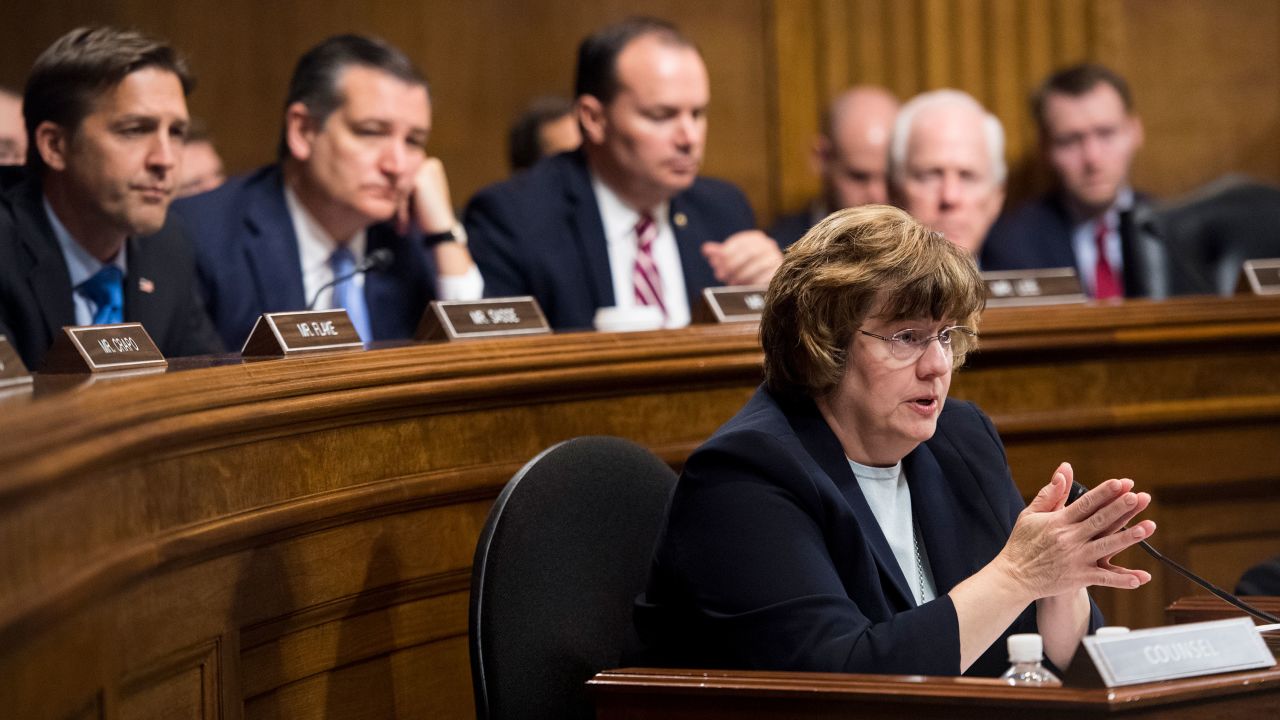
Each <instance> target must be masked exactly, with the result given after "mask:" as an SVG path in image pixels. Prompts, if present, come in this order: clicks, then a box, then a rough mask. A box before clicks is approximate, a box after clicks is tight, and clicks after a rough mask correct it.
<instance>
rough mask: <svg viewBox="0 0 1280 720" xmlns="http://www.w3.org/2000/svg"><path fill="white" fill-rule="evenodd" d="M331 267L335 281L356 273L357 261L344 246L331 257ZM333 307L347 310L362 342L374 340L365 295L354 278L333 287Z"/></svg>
mask: <svg viewBox="0 0 1280 720" xmlns="http://www.w3.org/2000/svg"><path fill="white" fill-rule="evenodd" d="M329 265H330V267H332V268H333V277H334V279H337V278H341V277H344V276H346V275H350V274H351V273H353V272H354V271H355V269H356V259H355V256H353V255H352V254H351V250H350V249H348V248H347V247H345V246H344V247H340V248H338V249H337V250H334V251H333V255H330V256H329ZM333 306H334V307H335V308H339V307H341V308H346V309H347V315H349V316H350V317H351V324H352V325H354V326H355V328H356V332H357V333H360V339H361V340H363V341H365V342H369V341H371V340H373V334H372V332H371V331H370V329H369V308H368V306H366V305H365V303H364V293H362V292H360V288H359V287H358V286H357V285H356V279H355V278H354V277H349V278H347V279H346V280H342V281H340V282H338V283H337V284H336V285H334V286H333Z"/></svg>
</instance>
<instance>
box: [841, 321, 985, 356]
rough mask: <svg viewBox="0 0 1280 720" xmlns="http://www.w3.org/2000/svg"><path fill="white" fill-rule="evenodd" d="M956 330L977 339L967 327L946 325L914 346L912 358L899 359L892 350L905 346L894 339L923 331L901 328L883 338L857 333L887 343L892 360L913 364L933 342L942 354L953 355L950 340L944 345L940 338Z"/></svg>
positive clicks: (904, 342) (864, 332)
mask: <svg viewBox="0 0 1280 720" xmlns="http://www.w3.org/2000/svg"><path fill="white" fill-rule="evenodd" d="M956 330H959V331H960V332H962V333H964V334H965V335H968V336H969V337H971V338H973V339H974V340H977V339H978V331H977V330H974V329H973V328H971V327H969V326H967V325H948V326H947V327H944V328H942V329H941V330H939V331H938V334H937V335H930V336H928V337H926V338H924V339H922V340H920V341H919V343H918V345H916V346H915V347H918V348H919V350H918V352H917V353H916V355H915V356H914V357H909V358H900V357H898V356H897V355H896V354H895V353H894V351H893V349H894V348H895V347H897V346H898V345H902V344H906V341H904V340H895V339H894V338H896V337H897V336H899V335H901V334H902V333H904V332H925V331H923V330H921V329H919V328H903V329H901V330H899V331H898V332H896V333H894V334H892V335H890V336H889V337H885V336H883V335H877V334H876V333H873V332H869V331H867V330H863V329H862V328H858V332H860V333H862V334H863V335H867V336H869V337H873V338H875V339H877V340H883V341H885V342H887V343H889V354H890V355H892V356H893V359H894V360H898V361H901V362H914V361H916V360H919V359H920V358H921V356H923V355H924V353H925V350H927V349H928V347H929V343H931V342H933V341H934V340H937V341H938V346H939V347H941V348H942V350H943V352H945V353H947V354H948V355H954V352H955V351H954V350H952V348H951V340H950V339H948V340H947V342H945V343H944V342H943V341H942V338H943V336H949V335H950V334H951V333H952V332H955V331H956Z"/></svg>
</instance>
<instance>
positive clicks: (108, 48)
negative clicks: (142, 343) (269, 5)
mask: <svg viewBox="0 0 1280 720" xmlns="http://www.w3.org/2000/svg"><path fill="white" fill-rule="evenodd" d="M190 86H191V81H190V77H189V76H188V74H187V68H186V64H185V62H184V61H183V60H182V59H181V58H180V57H179V56H178V55H177V53H175V52H174V51H173V49H172V48H170V47H169V46H167V45H164V44H161V43H159V42H157V41H155V40H152V39H150V38H147V37H145V36H143V35H141V34H138V33H136V32H126V31H120V30H115V29H112V28H80V29H77V30H73V31H71V32H70V33H67V34H66V35H64V36H63V37H61V38H60V39H58V40H57V41H56V42H54V44H53V45H51V46H50V47H49V49H47V50H45V51H44V53H42V54H41V55H40V57H39V58H37V59H36V62H35V65H34V66H33V67H32V70H31V75H30V77H29V78H28V80H27V88H26V93H25V96H24V98H23V113H24V115H25V117H26V127H27V128H28V131H27V138H28V151H27V167H28V169H29V171H30V172H29V174H28V176H27V177H26V178H25V179H24V180H23V181H22V182H20V183H18V184H17V185H15V186H14V187H12V188H10V189H9V190H7V191H6V192H5V194H4V198H3V204H4V206H5V207H4V208H0V325H3V326H5V327H7V328H8V330H9V331H10V332H11V338H10V339H11V340H12V341H13V342H14V345H15V346H16V348H17V350H18V353H19V354H20V355H21V356H22V361H23V362H24V363H26V365H27V367H28V368H31V369H38V368H39V367H40V365H41V364H42V363H43V361H44V356H45V353H46V352H47V351H48V349H49V347H50V346H51V345H52V344H53V341H54V338H55V336H56V335H57V334H58V333H59V332H60V328H62V327H63V326H65V325H90V324H95V325H98V324H104V323H113V322H122V321H134V322H141V323H142V324H143V326H144V327H145V328H146V330H147V332H148V333H149V334H150V335H151V338H152V339H153V340H155V342H156V345H157V346H158V347H159V348H160V351H161V352H163V353H164V354H165V355H167V356H175V355H199V354H205V353H214V352H220V351H221V349H222V344H221V343H220V342H219V341H218V337H217V335H216V333H214V331H213V327H212V325H211V324H210V323H209V318H208V316H207V315H206V314H205V311H204V308H203V306H202V305H201V303H200V298H199V296H198V295H197V294H196V292H195V290H194V288H195V268H194V261H193V258H192V252H191V247H190V245H188V243H187V241H186V239H185V238H184V237H183V236H182V233H181V232H180V231H179V229H178V228H177V227H176V226H175V225H174V224H173V223H172V222H171V221H169V218H168V217H167V211H168V209H169V201H170V200H171V199H172V197H173V194H174V190H175V187H176V185H177V182H178V171H179V170H180V164H181V156H182V143H183V136H184V133H185V132H186V128H187V123H188V118H187V101H186V93H187V91H188V90H189V89H190Z"/></svg>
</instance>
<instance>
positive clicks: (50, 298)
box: [0, 177, 222, 370]
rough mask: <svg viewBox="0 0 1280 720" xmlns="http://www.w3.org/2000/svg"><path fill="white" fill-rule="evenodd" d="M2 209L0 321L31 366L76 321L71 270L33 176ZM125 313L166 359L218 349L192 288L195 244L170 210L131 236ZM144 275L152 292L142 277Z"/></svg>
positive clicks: (39, 361) (38, 362) (7, 197)
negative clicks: (159, 224)
mask: <svg viewBox="0 0 1280 720" xmlns="http://www.w3.org/2000/svg"><path fill="white" fill-rule="evenodd" d="M3 205H4V207H3V208H0V326H5V327H7V328H8V330H9V333H10V337H11V339H12V340H13V342H14V345H15V346H16V347H17V350H18V354H19V355H21V356H22V361H23V362H24V363H25V364H26V365H27V367H28V368H29V369H32V370H36V369H39V367H40V366H41V364H42V363H43V362H44V356H45V353H46V352H47V351H48V350H49V347H50V346H51V345H52V344H53V340H54V337H55V336H56V334H57V333H58V332H60V331H61V328H62V327H63V326H64V325H75V324H76V311H75V299H74V297H73V296H72V292H73V290H72V288H71V276H70V274H69V273H68V271H67V263H66V260H64V259H63V257H62V249H61V248H60V247H59V246H58V240H57V238H55V237H54V234H53V228H52V227H51V226H50V224H49V218H48V216H47V215H46V214H45V211H44V203H43V191H42V190H41V186H40V181H39V179H38V178H34V177H32V178H28V179H26V180H24V181H22V182H21V183H19V184H17V185H15V186H14V187H12V188H10V190H9V191H8V192H6V193H5V195H4V200H3ZM127 258H128V264H129V267H128V273H127V275H126V277H125V280H124V319H125V320H126V321H129V322H140V323H142V325H143V327H144V328H146V330H147V334H149V335H150V336H151V339H152V340H154V341H155V343H156V346H157V347H159V348H160V352H162V353H164V355H165V356H166V357H178V356H182V355H207V354H210V353H218V352H222V343H221V342H219V341H218V336H217V333H215V332H214V329H213V326H212V325H211V324H210V322H209V317H208V315H206V314H205V310H204V306H203V304H202V303H201V302H200V296H199V294H198V293H197V292H196V279H195V262H194V259H193V256H192V250H191V246H190V244H189V243H188V242H187V239H186V238H185V237H183V235H182V232H181V230H180V229H179V228H178V226H177V225H176V223H174V222H173V219H172V216H170V218H168V219H167V220H166V222H165V225H164V227H163V228H161V229H160V232H158V233H156V234H154V235H149V236H147V237H138V238H129V240H128V249H127ZM144 279H145V280H149V281H150V284H149V285H148V287H150V288H152V290H151V292H143V291H142V290H141V289H140V286H139V283H140V282H141V281H142V280H144Z"/></svg>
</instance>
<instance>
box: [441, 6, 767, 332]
mask: <svg viewBox="0 0 1280 720" xmlns="http://www.w3.org/2000/svg"><path fill="white" fill-rule="evenodd" d="M576 90H577V93H576V94H577V117H578V122H579V124H580V125H581V126H582V129H583V145H582V148H581V149H580V150H578V151H577V152H572V153H564V154H561V155H557V156H555V157H551V158H547V159H545V160H543V161H542V162H540V163H538V164H537V165H535V166H534V167H533V168H531V169H530V170H528V171H526V172H524V173H522V174H520V175H519V176H517V177H515V178H513V179H511V180H509V181H507V182H504V183H501V184H498V185H496V186H493V187H489V188H486V189H485V190H482V191H480V193H479V194H477V195H476V196H475V198H473V199H472V200H471V203H470V205H469V206H468V207H467V211H466V215H465V221H466V224H467V232H468V233H469V234H470V236H471V239H472V251H473V252H474V253H475V257H476V263H477V264H479V266H480V271H481V273H483V274H484V279H485V291H486V293H487V294H489V295H491V296H494V297H501V296H508V295H533V296H534V297H536V298H537V300H538V302H539V303H540V304H541V306H542V309H543V311H544V312H545V313H546V315H547V319H548V320H549V321H550V323H551V325H552V326H554V327H557V328H586V327H591V325H592V318H593V316H594V314H595V311H596V310H597V309H598V308H601V307H610V306H617V307H622V308H629V307H637V306H650V307H657V308H658V309H659V310H660V311H661V313H662V316H663V317H664V318H665V322H664V324H665V326H666V327H680V326H682V325H685V324H687V323H688V322H689V316H690V307H691V306H693V305H694V304H695V303H696V302H697V298H698V297H699V295H700V294H701V292H702V290H703V288H706V287H708V286H713V285H717V284H720V283H724V284H731V285H738V284H758V283H764V282H767V281H768V279H769V278H770V277H771V276H772V275H773V271H774V270H775V269H777V267H778V265H779V264H780V263H781V261H782V253H781V251H780V250H779V249H778V245H777V243H775V242H774V241H773V240H772V239H771V238H769V237H768V236H766V235H765V234H764V233H762V232H759V231H758V230H753V229H752V228H753V227H754V225H755V219H754V217H753V215H752V212H751V208H750V206H749V205H748V204H747V200H746V198H745V197H744V196H743V195H742V193H741V192H740V191H739V190H738V189H737V188H735V187H733V186H732V185H729V184H728V183H724V182H720V181H716V180H708V179H705V178H699V177H698V169H699V168H700V166H701V164H702V151H703V146H704V144H705V140H706V122H707V121H706V108H707V102H708V98H709V93H710V90H709V87H708V80H707V70H706V66H705V65H704V64H703V62H702V57H701V55H699V53H698V50H697V48H696V47H694V45H693V43H692V42H690V41H689V40H688V39H687V38H685V37H684V36H683V35H681V34H680V31H679V30H677V29H676V28H675V27H674V26H672V25H670V24H668V23H666V22H663V21H660V20H653V19H649V18H633V19H630V20H626V21H623V22H621V23H619V24H617V25H612V26H609V27H606V28H604V29H602V30H600V31H599V32H597V33H595V34H594V35H592V36H590V37H588V38H587V39H586V40H584V41H583V42H582V45H581V46H580V47H579V49H578V68H577V81H576Z"/></svg>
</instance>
